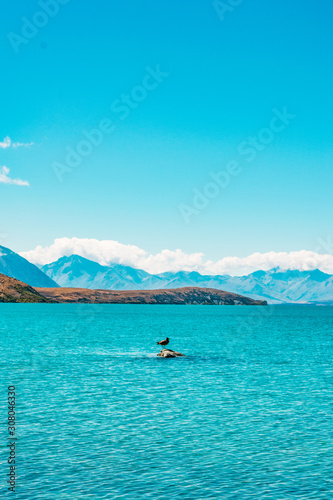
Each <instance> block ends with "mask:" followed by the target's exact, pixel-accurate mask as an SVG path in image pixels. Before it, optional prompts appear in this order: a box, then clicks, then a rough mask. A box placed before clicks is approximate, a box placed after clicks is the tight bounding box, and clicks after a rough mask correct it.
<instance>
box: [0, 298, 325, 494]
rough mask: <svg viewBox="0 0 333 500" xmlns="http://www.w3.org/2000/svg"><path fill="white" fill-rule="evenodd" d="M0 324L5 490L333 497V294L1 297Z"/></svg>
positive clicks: (18, 492)
mask: <svg viewBox="0 0 333 500" xmlns="http://www.w3.org/2000/svg"><path fill="white" fill-rule="evenodd" d="M0 334H1V368H0V380H1V402H0V404H1V422H2V426H1V427H2V428H1V436H2V439H1V490H2V491H1V495H0V497H1V498H13V499H14V498H15V499H27V500H34V499H45V500H53V499H56V500H58V499H59V500H63V499H73V500H80V499H118V498H119V499H128V500H135V499H155V500H156V499H165V500H177V499H184V500H185V499H206V498H211V499H212V498H214V499H226V500H229V499H230V500H250V499H251V500H252V499H253V500H262V499H264V500H266V499H272V500H289V499H314V500H321V499H332V498H333V465H332V463H333V451H332V450H333V432H332V431H333V424H332V413H333V411H332V410H333V409H332V401H333V398H332V382H333V367H332V354H333V308H331V307H327V308H325V307H302V306H276V307H244V306H243V307H242V306H148V305H95V306H93V305H76V304H75V305H70V304H62V305H57V304H55V305H53V304H0ZM165 336H169V337H170V339H171V341H170V345H169V347H170V348H171V349H175V350H178V351H180V352H183V353H184V354H186V355H187V356H186V357H185V358H178V359H161V358H157V357H156V354H157V352H158V348H157V346H156V344H155V342H156V341H158V340H161V339H163V338H165ZM9 385H14V386H15V387H16V391H15V392H16V417H17V438H18V439H17V444H16V466H17V476H18V478H17V481H16V493H11V492H8V491H7V486H6V483H5V481H6V479H7V476H6V474H7V473H8V472H9V471H8V463H7V458H8V448H7V447H6V444H7V425H6V415H7V407H6V400H7V387H8V386H9Z"/></svg>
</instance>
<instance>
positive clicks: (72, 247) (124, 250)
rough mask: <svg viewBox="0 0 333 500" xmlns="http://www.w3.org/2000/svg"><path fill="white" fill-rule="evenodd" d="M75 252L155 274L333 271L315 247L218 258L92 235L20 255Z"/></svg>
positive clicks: (330, 258)
mask: <svg viewBox="0 0 333 500" xmlns="http://www.w3.org/2000/svg"><path fill="white" fill-rule="evenodd" d="M73 254H77V255H81V256H82V257H85V258H86V259H89V260H93V261H96V262H98V263H99V264H101V265H108V264H111V263H117V264H123V265H127V266H131V267H134V268H137V269H143V270H144V271H147V272H149V273H152V274H158V273H163V272H168V271H171V272H178V271H197V272H199V273H201V274H211V275H213V274H215V275H217V274H222V275H225V274H230V275H245V274H249V273H251V272H254V271H257V270H264V271H267V270H269V269H272V268H274V267H280V268H281V269H283V270H286V269H297V270H300V271H311V270H314V269H320V270H321V271H323V272H325V273H328V274H333V255H330V254H319V253H316V252H314V251H308V250H300V251H295V252H289V253H287V252H267V253H259V252H256V253H254V254H252V255H249V256H248V257H224V258H222V259H220V260H218V261H215V262H214V261H211V260H207V259H206V258H205V255H204V254H203V253H201V252H196V253H190V254H189V253H185V252H183V251H182V250H180V249H177V250H167V249H165V250H162V251H161V252H159V253H158V254H155V255H153V254H149V253H148V252H146V251H145V250H143V249H142V248H139V247H137V246H135V245H124V244H122V243H119V242H118V241H113V240H96V239H91V238H57V239H55V240H54V242H53V244H52V245H50V246H46V247H42V246H41V245H38V246H37V247H36V248H35V249H34V250H30V251H28V252H21V253H20V255H21V256H22V257H24V258H26V259H27V260H29V261H30V262H32V263H33V264H40V265H45V264H49V263H51V262H54V261H56V260H58V259H59V258H60V257H64V256H70V255H73Z"/></svg>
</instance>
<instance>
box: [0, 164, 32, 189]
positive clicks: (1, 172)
mask: <svg viewBox="0 0 333 500" xmlns="http://www.w3.org/2000/svg"><path fill="white" fill-rule="evenodd" d="M9 172H10V170H9V168H8V167H0V184H14V185H15V186H30V184H29V182H28V181H22V179H12V178H11V177H9V175H8V174H9Z"/></svg>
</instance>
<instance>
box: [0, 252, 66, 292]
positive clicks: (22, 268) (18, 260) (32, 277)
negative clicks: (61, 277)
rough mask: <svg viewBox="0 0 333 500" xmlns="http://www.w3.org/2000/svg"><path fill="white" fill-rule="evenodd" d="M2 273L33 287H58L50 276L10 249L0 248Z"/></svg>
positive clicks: (0, 269) (0, 270)
mask: <svg viewBox="0 0 333 500" xmlns="http://www.w3.org/2000/svg"><path fill="white" fill-rule="evenodd" d="M0 273H1V274H5V275H6V276H9V277H10V278H16V279H17V280H19V281H23V282H24V283H26V284H27V285H30V286H33V287H45V288H53V287H57V286H59V285H57V283H55V282H54V281H53V280H52V279H51V278H49V276H47V275H46V274H45V273H43V271H41V270H40V269H38V267H36V266H34V265H33V264H31V263H30V262H28V261H27V260H26V259H24V258H23V257H21V256H20V255H18V254H17V253H15V252H13V251H12V250H10V249H9V248H6V247H2V246H0Z"/></svg>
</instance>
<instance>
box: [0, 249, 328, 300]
mask: <svg viewBox="0 0 333 500" xmlns="http://www.w3.org/2000/svg"><path fill="white" fill-rule="evenodd" d="M0 273H2V274H4V275H6V276H10V277H12V278H16V279H18V280H20V281H23V282H24V283H27V284H28V285H30V286H32V287H42V288H55V287H59V286H60V287H66V288H86V289H91V290H93V289H94V290H96V289H104V290H162V289H174V288H183V287H200V288H214V289H218V290H227V291H228V292H231V293H236V294H239V295H246V296H248V297H250V298H252V299H254V300H267V302H268V303H269V304H288V303H289V304H292V303H299V304H323V305H333V276H332V275H330V274H325V273H323V272H321V271H319V270H318V269H316V270H313V271H297V270H281V269H279V268H275V269H271V270H269V271H256V272H254V273H251V274H249V275H247V276H229V275H212V276H211V275H202V274H200V273H198V272H195V271H192V272H187V271H179V272H175V273H174V272H166V273H160V274H150V273H148V272H146V271H143V270H142V269H134V268H132V267H130V266H125V265H121V264H110V265H108V266H103V265H101V264H98V263H97V262H94V261H91V260H88V259H85V258H84V257H81V256H79V255H71V256H69V257H61V258H60V259H58V260H57V261H55V262H52V263H50V264H47V265H44V266H41V267H40V268H38V267H37V266H35V265H33V264H31V263H30V262H28V261H27V260H26V259H24V258H23V257H21V256H20V255H18V254H16V253H15V252H13V251H11V250H9V249H8V248H5V247H2V246H0Z"/></svg>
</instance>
